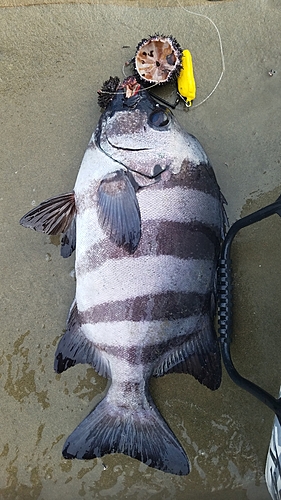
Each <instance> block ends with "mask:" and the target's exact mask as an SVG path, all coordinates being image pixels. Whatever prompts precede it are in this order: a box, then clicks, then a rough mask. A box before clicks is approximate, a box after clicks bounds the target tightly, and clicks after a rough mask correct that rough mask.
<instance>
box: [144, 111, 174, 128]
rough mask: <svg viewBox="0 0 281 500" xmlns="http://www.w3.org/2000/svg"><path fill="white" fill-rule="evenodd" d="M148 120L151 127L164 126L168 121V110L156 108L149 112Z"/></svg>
mask: <svg viewBox="0 0 281 500" xmlns="http://www.w3.org/2000/svg"><path fill="white" fill-rule="evenodd" d="M148 122H149V124H150V125H151V126H152V127H156V128H162V127H166V125H168V124H169V122H170V114H169V110H165V109H156V110H155V111H153V112H152V113H151V114H150V116H149V118H148Z"/></svg>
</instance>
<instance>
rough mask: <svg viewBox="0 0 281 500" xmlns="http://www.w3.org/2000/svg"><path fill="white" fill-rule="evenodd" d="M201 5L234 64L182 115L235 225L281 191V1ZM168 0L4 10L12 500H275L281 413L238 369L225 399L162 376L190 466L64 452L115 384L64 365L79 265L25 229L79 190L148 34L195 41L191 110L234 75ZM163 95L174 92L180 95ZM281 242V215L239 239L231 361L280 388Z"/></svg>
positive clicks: (194, 21)
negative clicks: (112, 99) (113, 96)
mask: <svg viewBox="0 0 281 500" xmlns="http://www.w3.org/2000/svg"><path fill="white" fill-rule="evenodd" d="M21 3H27V2H26V1H25V2H22V1H21ZM33 3H35V2H33ZM40 3H41V2H40ZM45 3H47V2H45ZM2 4H3V5H5V2H3V0H2ZM2 4H1V5H2ZM191 4H192V8H193V9H194V11H196V12H200V13H202V14H205V15H208V16H210V17H211V18H212V19H213V21H215V23H216V24H217V26H218V27H219V30H220V33H221V37H222V41H223V47H224V54H225V64H226V71H225V75H224V77H223V79H222V81H221V84H220V85H219V87H218V88H217V90H216V91H215V93H214V94H213V95H212V96H211V97H210V98H209V99H208V100H207V101H206V102H205V103H204V104H202V105H201V106H199V107H198V108H195V107H194V108H193V109H191V110H190V111H189V112H186V111H185V110H184V109H183V107H179V108H178V109H177V110H176V111H175V114H176V116H177V118H178V120H179V121H180V122H181V124H182V125H183V126H184V127H185V128H186V129H187V130H188V131H189V132H190V133H192V134H194V135H195V136H196V137H197V138H198V139H199V140H200V142H201V143H202V145H203V146H204V148H205V150H206V152H207V153H208V155H209V157H210V160H211V162H212V164H213V166H214V169H215V172H216V175H217V178H218V180H219V183H220V185H221V189H222V191H223V193H224V195H225V197H226V199H227V201H228V207H227V212H228V215H229V219H230V222H231V223H232V222H234V221H235V220H236V219H237V218H238V217H239V216H241V215H246V214H248V213H250V212H251V211H253V210H255V209H258V208H260V207H262V206H263V205H265V204H267V203H270V202H273V201H274V200H275V199H276V198H277V197H278V196H279V194H280V192H281V168H280V116H281V103H280V77H281V66H280V45H281V33H280V21H281V6H280V2H279V0H267V1H265V0H253V1H252V2H251V3H250V2H248V3H247V6H246V7H245V2H244V0H233V1H228V2H225V1H213V2H210V1H208V2H207V1H202V2H196V1H193V2H186V3H185V5H187V6H189V5H191ZM7 5H8V3H7ZM9 5H17V2H16V0H14V1H9ZM167 5H169V6H168V7H165V8H164V6H163V5H161V3H160V2H155V3H153V2H150V3H149V4H148V3H146V2H144V3H142V2H138V3H131V2H130V3H129V2H126V3H124V2H122V3H119V2H118V3H117V2H116V3H115V4H113V3H112V2H110V3H106V2H104V3H103V4H100V3H98V4H96V3H91V4H85V3H84V4H76V5H69V4H67V2H64V4H63V5H60V4H56V5H54V4H53V5H33V6H28V7H27V6H23V7H13V8H12V7H9V8H3V9H0V37H1V45H0V46H1V49H0V65H1V75H0V76H1V79H0V93H1V101H0V120H1V166H0V186H1V194H0V203H1V214H2V216H1V226H0V227H1V240H0V245H1V253H0V259H1V269H2V273H1V284H0V298H1V319H2V321H1V324H2V335H1V340H2V342H1V357H0V391H1V407H0V465H1V467H0V498H1V499H4V500H8V499H9V500H16V499H21V500H25V499H40V500H57V499H58V500H64V499H68V500H77V499H78V498H80V497H83V498H85V499H86V500H88V499H93V498H94V499H95V500H101V499H104V498H106V499H109V498H120V499H121V498H122V499H123V498H128V499H130V498H136V499H138V500H142V499H145V500H147V499H152V500H160V499H161V500H162V499H165V500H168V499H171V500H172V499H176V500H178V499H179V500H185V499H186V498H188V500H198V499H200V500H205V499H206V500H207V499H208V500H209V499H214V500H220V499H224V500H225V498H227V500H244V499H248V500H269V498H270V497H269V495H268V493H267V490H266V487H265V484H264V478H263V474H264V465H265V458H266V453H267V447H268V443H269V439H270V435H271V426H272V421H273V414H272V413H271V412H270V411H269V410H268V409H267V408H266V407H264V406H262V404H261V403H259V402H258V401H255V399H254V398H252V397H251V396H250V395H248V394H247V393H244V392H243V391H242V390H240V389H239V388H237V387H236V386H235V385H234V384H233V383H232V381H231V380H230V379H229V378H228V376H227V374H226V373H225V372H224V374H223V382H222V386H221V388H220V389H219V390H218V391H216V392H215V393H212V392H211V391H208V390H207V389H205V388H204V387H202V386H201V385H200V384H198V382H196V381H195V380H193V379H192V378H191V377H190V376H187V375H169V376H165V377H163V378H161V379H159V380H153V381H152V383H151V388H152V394H153V398H154V400H155V402H156V404H157V406H158V408H159V410H160V411H161V413H162V414H163V416H164V417H165V419H166V420H167V422H168V423H169V425H170V426H171V428H172V429H173V431H174V432H175V433H176V435H177V436H178V438H179V440H180V441H181V443H182V444H183V446H184V448H185V450H186V452H187V454H188V456H189V458H190V461H191V464H192V471H191V473H190V475H189V476H187V477H175V476H171V475H169V474H164V473H161V472H159V471H156V470H153V469H151V468H149V467H146V466H145V465H143V464H141V463H139V462H138V461H135V460H133V459H130V458H128V457H125V456H123V455H115V456H114V455H112V456H106V457H103V459H99V460H93V461H66V460H64V459H63V458H62V456H61V450H62V446H63V443H64V440H65V439H66V437H67V436H68V435H69V434H70V432H71V431H72V430H73V429H74V428H75V427H76V425H78V423H79V422H80V421H81V420H82V418H83V417H85V416H86V415H87V414H88V413H89V411H90V410H91V409H92V408H93V406H94V397H95V396H96V395H97V394H99V393H100V392H101V391H103V390H104V388H105V385H106V382H105V380H104V379H102V378H101V377H99V376H98V375H96V373H95V372H94V371H93V370H92V369H91V368H90V367H87V366H77V367H74V368H72V369H71V370H69V371H67V372H66V373H64V374H62V375H55V373H54V371H53V358H54V352H55V348H56V344H57V342H58V339H59V337H60V336H61V335H62V333H63V331H64V328H65V319H66V316H67V313H68V309H69V306H70V304H71V301H72V299H73V294H74V288H75V282H74V278H73V267H74V259H73V258H72V257H71V258H70V259H67V260H64V259H62V258H61V257H60V256H59V247H58V239H56V238H50V237H48V236H44V235H41V234H38V233H35V232H32V231H28V230H26V229H24V228H22V227H20V226H19V224H18V220H19V219H20V217H21V216H22V215H23V214H24V213H26V212H27V211H28V210H30V209H31V207H32V206H33V205H35V204H38V203H40V201H42V200H44V199H46V198H48V197H51V196H53V195H55V194H59V193H63V192H67V191H70V190H71V189H72V187H73V184H74V182H75V178H76V175H77V172H78V168H79V165H80V162H81V159H82V156H83V154H84V150H85V148H86V146H87V143H88V140H89V138H90V136H91V133H92V131H93V130H94V128H95V126H96V123H97V120H98V118H99V116H100V110H99V107H98V105H97V94H96V92H97V90H98V89H99V88H100V86H101V84H102V82H103V81H104V80H106V79H108V77H109V76H110V75H112V76H114V75H118V76H119V77H122V66H123V64H124V62H125V61H126V60H128V59H130V58H131V57H132V56H133V55H134V50H135V47H136V45H137V43H138V42H139V41H140V40H141V39H142V38H143V37H144V36H147V35H149V34H151V33H154V32H156V31H157V32H163V33H172V34H173V35H174V36H175V37H176V38H177V39H178V41H179V42H180V44H181V45H182V46H183V47H188V48H189V49H190V50H191V52H192V55H193V60H194V68H195V77H196V81H197V87H198V93H197V99H196V101H195V102H194V105H195V104H196V103H199V102H200V101H202V100H203V99H204V98H205V97H206V96H207V95H208V94H209V93H210V92H211V90H212V89H213V87H214V85H215V84H216V81H217V79H218V77H219V75H220V72H221V60H220V52H219V45H218V39H217V35H216V31H215V30H214V27H213V26H212V25H211V24H210V22H209V21H208V20H206V19H204V18H199V17H195V16H192V15H190V14H188V13H187V12H185V11H183V10H182V9H181V8H180V7H174V6H171V3H169V4H167ZM271 69H273V70H275V73H274V75H273V76H272V77H270V76H269V74H268V72H269V70H271ZM165 94H166V95H167V96H168V97H169V98H170V99H171V100H172V99H173V95H172V90H171V89H170V90H166V92H165ZM280 240H281V221H280V218H278V217H277V216H274V217H272V218H271V219H269V220H267V221H264V222H261V223H259V224H258V225H256V226H254V227H252V228H249V229H247V230H245V231H243V232H241V234H240V235H239V236H238V237H237V240H236V242H235V246H234V248H233V261H234V277H235V317H234V338H233V347H232V353H233V358H234V360H235V362H236V363H237V367H238V368H239V370H240V371H241V372H242V374H243V375H245V376H247V377H250V378H251V379H252V380H253V381H255V382H256V383H258V384H261V385H263V387H264V388H265V389H266V390H268V391H269V392H271V393H273V394H276V395H277V394H278V390H279V385H280V382H281V375H280V355H279V353H280V351H281V340H280V334H279V325H280V321H281V313H280V306H279V304H280V299H281V285H280V243H281V241H280Z"/></svg>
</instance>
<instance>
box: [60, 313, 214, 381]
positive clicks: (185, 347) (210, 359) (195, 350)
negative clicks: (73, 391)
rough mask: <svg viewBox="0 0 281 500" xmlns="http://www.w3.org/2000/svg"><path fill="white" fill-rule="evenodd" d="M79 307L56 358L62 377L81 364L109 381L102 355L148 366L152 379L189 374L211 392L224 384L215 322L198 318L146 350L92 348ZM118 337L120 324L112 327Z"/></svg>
mask: <svg viewBox="0 0 281 500" xmlns="http://www.w3.org/2000/svg"><path fill="white" fill-rule="evenodd" d="M79 316H80V315H79V313H78V311H77V306H76V304H75V303H74V305H73V307H72V310H71V313H70V318H69V320H68V327H67V331H66V333H65V334H64V335H63V337H62V338H61V340H60V342H59V344H58V347H57V350H56V354H55V371H56V372H58V373H62V372H63V371H65V370H67V369H68V368H70V367H71V366H74V365H75V364H78V363H88V364H90V365H92V366H93V368H95V370H96V371H97V373H99V375H102V376H105V377H110V368H109V364H108V362H107V361H106V359H105V358H104V356H103V354H102V352H103V351H104V352H105V353H107V354H108V355H111V356H114V357H117V358H120V359H123V360H124V361H126V362H128V363H130V364H132V365H134V364H135V365H139V364H142V365H149V364H152V365H153V366H154V367H155V368H154V372H153V375H154V376H156V377H160V376H162V375H164V374H165V373H168V372H180V373H189V374H191V375H193V376H194V377H195V378H196V379H197V380H198V381H199V382H201V383H202V384H204V385H206V386H207V387H209V388H210V389H212V390H215V389H217V388H218V387H219V385H220V381H221V363H220V351H219V346H218V341H217V338H216V333H215V330H214V326H213V324H212V320H211V319H210V318H209V317H208V316H207V315H205V316H198V321H197V327H196V329H193V331H192V333H191V332H187V333H184V334H182V335H180V334H179V335H177V336H175V337H173V338H169V339H167V340H166V341H163V342H158V343H155V344H148V345H145V346H140V345H131V346H129V347H122V346H120V345H118V346H113V345H107V344H99V345H98V344H97V343H95V345H94V344H93V342H91V340H89V339H87V338H86V337H85V335H84V333H83V330H82V328H81V324H80V317H79ZM112 328H116V335H117V334H118V322H116V323H114V325H112Z"/></svg>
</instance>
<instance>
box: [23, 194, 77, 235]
mask: <svg viewBox="0 0 281 500" xmlns="http://www.w3.org/2000/svg"><path fill="white" fill-rule="evenodd" d="M74 215H75V198H74V193H73V192H72V193H66V194H60V195H59V196H54V197H53V198H49V199H48V200H46V201H43V202H42V203H40V205H38V206H37V207H35V208H33V209H32V210H30V212H28V213H27V214H25V215H24V216H23V217H22V218H21V220H20V224H21V226H24V227H28V228H30V229H34V230H35V231H40V232H41V233H46V234H53V235H54V234H61V233H64V232H66V230H67V228H68V227H69V226H70V224H71V221H72V219H73V217H74Z"/></svg>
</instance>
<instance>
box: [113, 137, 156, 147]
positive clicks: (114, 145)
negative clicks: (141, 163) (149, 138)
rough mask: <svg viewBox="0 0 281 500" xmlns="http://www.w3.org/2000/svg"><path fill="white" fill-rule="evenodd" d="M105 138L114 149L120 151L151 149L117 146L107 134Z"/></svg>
mask: <svg viewBox="0 0 281 500" xmlns="http://www.w3.org/2000/svg"><path fill="white" fill-rule="evenodd" d="M106 140H107V142H108V144H109V145H110V146H111V147H112V148H114V149H116V150H121V151H151V150H152V148H129V147H127V146H126V147H125V146H119V145H118V146H117V145H116V144H114V143H113V142H112V141H110V139H109V138H108V136H107V135H106Z"/></svg>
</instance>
